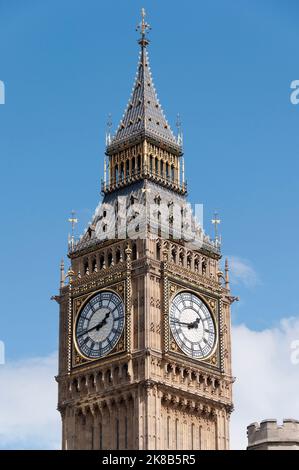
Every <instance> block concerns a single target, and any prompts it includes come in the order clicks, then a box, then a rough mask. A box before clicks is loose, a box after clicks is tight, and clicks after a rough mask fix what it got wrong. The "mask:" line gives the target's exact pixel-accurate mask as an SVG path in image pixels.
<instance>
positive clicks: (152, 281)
mask: <svg viewBox="0 0 299 470" xmlns="http://www.w3.org/2000/svg"><path fill="white" fill-rule="evenodd" d="M148 29H149V26H148V24H147V23H146V21H145V17H144V12H143V15H142V21H141V23H140V25H139V30H140V39H139V45H140V55H139V60H138V68H137V76H136V80H135V83H134V87H133V91H132V95H131V97H130V100H129V103H128V106H127V108H126V111H125V113H124V115H123V118H122V120H121V122H120V125H119V127H118V129H117V131H116V133H115V134H114V136H113V137H110V135H108V137H107V148H106V157H105V162H106V159H107V165H106V163H105V174H104V179H103V182H102V194H103V201H102V203H101V204H100V205H99V206H98V208H97V210H96V212H95V215H94V217H93V220H92V223H91V224H90V225H89V227H88V229H87V230H86V232H85V233H84V234H83V236H82V237H81V238H80V239H79V240H75V239H74V238H73V237H72V238H71V239H70V243H69V253H68V256H69V259H70V262H71V266H70V269H69V270H68V273H67V275H66V276H65V275H64V268H63V266H62V267H61V282H60V294H59V296H57V297H56V299H57V300H58V302H59V305H60V328H59V374H58V376H57V381H58V386H59V397H58V409H59V411H60V413H61V417H62V447H63V449H186V450H188V449H190V450H191V449H228V448H229V417H230V413H231V411H232V382H233V380H232V376H231V339H230V332H231V327H230V304H231V303H232V301H233V300H234V298H233V297H232V296H231V294H230V290H229V281H228V266H227V264H226V267H225V274H222V273H221V272H220V268H219V262H220V259H221V253H220V246H219V242H218V239H217V237H216V240H211V239H210V238H209V237H208V236H207V235H206V234H205V233H204V231H203V229H202V227H201V225H199V223H198V222H197V221H196V219H195V217H193V215H192V213H191V211H190V207H189V205H188V203H187V198H186V196H187V188H186V182H185V178H184V161H183V151H182V138H181V135H180V133H179V135H178V137H175V136H174V134H173V133H172V130H171V129H170V126H169V124H168V123H167V121H166V119H165V116H164V113H163V110H162V108H161V105H160V102H159V100H158V98H157V94H156V91H155V88H154V84H153V79H152V75H151V72H150V66H149V58H148V51H147V50H148V45H149V40H148Z"/></svg>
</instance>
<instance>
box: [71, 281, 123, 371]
mask: <svg viewBox="0 0 299 470" xmlns="http://www.w3.org/2000/svg"><path fill="white" fill-rule="evenodd" d="M104 291H105V292H106V291H110V292H113V293H115V294H117V295H118V296H119V297H120V298H121V299H122V301H123V304H124V311H125V319H124V327H123V331H122V334H121V336H120V338H119V340H118V342H117V343H116V345H115V346H114V348H113V349H112V350H111V351H110V352H109V353H108V354H106V355H105V356H103V357H101V358H90V357H87V356H85V355H84V354H82V352H81V351H80V350H79V347H78V346H77V342H76V324H77V320H78V317H79V314H80V312H81V310H82V308H84V305H85V304H86V303H87V302H88V300H90V299H91V298H92V297H94V296H95V295H97V294H99V293H100V292H104ZM126 300H127V299H126V281H121V282H117V283H114V284H108V285H106V286H105V287H104V286H103V287H101V288H100V289H98V290H96V291H93V292H89V293H87V294H83V295H80V296H77V297H75V298H73V315H72V367H76V366H79V365H83V364H89V363H91V362H96V361H99V360H101V359H103V358H107V357H110V356H115V355H117V354H120V353H123V352H124V351H126V349H127V344H128V341H127V339H128V331H127V330H128V321H127V317H128V312H127V308H126V306H127V302H126Z"/></svg>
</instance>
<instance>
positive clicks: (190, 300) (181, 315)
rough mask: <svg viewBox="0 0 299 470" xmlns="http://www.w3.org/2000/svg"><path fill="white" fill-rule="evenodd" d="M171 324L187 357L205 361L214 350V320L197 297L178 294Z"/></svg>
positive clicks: (173, 303)
mask: <svg viewBox="0 0 299 470" xmlns="http://www.w3.org/2000/svg"><path fill="white" fill-rule="evenodd" d="M169 322H170V329H171V331H172V334H173V337H174V339H175V341H176V343H177V345H178V346H179V348H180V349H181V350H182V351H183V352H184V353H185V354H187V356H190V357H194V358H195V359H203V358H206V357H207V356H209V355H210V354H211V352H212V351H213V350H214V347H215V344H216V329H215V324H214V320H213V317H212V315H211V313H210V311H209V309H208V307H207V306H206V305H205V304H204V303H203V301H202V300H201V299H200V298H199V297H198V296H197V295H195V294H192V293H191V292H180V293H179V294H177V295H176V296H175V297H174V299H173V301H172V303H171V306H170V313H169Z"/></svg>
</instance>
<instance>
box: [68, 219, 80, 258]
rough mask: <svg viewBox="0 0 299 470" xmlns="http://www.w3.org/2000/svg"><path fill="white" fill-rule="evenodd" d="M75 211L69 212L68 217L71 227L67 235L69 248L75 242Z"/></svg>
mask: <svg viewBox="0 0 299 470" xmlns="http://www.w3.org/2000/svg"><path fill="white" fill-rule="evenodd" d="M75 215H76V213H75V211H72V212H71V217H70V218H69V219H68V222H70V224H71V227H72V232H71V235H70V236H69V248H70V249H72V248H73V247H74V244H75V226H76V224H77V223H78V219H77V218H76V217H75Z"/></svg>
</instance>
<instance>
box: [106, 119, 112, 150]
mask: <svg viewBox="0 0 299 470" xmlns="http://www.w3.org/2000/svg"><path fill="white" fill-rule="evenodd" d="M111 129H112V115H111V113H109V114H108V119H107V122H106V147H107V146H108V145H110V144H111Z"/></svg>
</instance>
